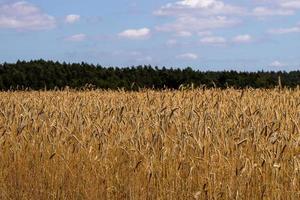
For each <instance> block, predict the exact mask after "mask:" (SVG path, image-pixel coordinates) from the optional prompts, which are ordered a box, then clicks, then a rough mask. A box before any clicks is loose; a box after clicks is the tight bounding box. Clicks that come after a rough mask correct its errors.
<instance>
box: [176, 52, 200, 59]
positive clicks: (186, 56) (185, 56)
mask: <svg viewBox="0 0 300 200" xmlns="http://www.w3.org/2000/svg"><path fill="white" fill-rule="evenodd" d="M177 58H178V59H183V60H197V59H198V55H197V54H195V53H184V54H180V55H178V56H177Z"/></svg>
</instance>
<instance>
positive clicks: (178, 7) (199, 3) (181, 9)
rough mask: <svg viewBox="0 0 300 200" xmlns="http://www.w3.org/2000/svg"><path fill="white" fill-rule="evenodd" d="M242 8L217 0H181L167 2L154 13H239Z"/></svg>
mask: <svg viewBox="0 0 300 200" xmlns="http://www.w3.org/2000/svg"><path fill="white" fill-rule="evenodd" d="M243 11H244V9H243V8H241V7H238V6H233V5H229V4H225V3H224V2H222V1H218V0H181V1H177V2H175V3H168V4H167V5H165V6H162V7H161V8H160V9H158V10H156V11H155V12H154V14H155V15H159V16H164V15H186V14H187V13H188V12H197V13H198V14H201V15H205V16H207V15H221V14H237V13H239V14H241V13H243Z"/></svg>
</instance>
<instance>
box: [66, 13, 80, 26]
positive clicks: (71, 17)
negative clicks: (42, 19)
mask: <svg viewBox="0 0 300 200" xmlns="http://www.w3.org/2000/svg"><path fill="white" fill-rule="evenodd" d="M79 20H80V15H74V14H71V15H67V16H66V17H65V22H66V23H68V24H73V23H75V22H77V21H79Z"/></svg>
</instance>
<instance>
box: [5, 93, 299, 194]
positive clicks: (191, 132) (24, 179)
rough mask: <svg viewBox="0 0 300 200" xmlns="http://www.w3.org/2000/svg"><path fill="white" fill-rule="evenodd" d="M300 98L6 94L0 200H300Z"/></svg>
mask: <svg viewBox="0 0 300 200" xmlns="http://www.w3.org/2000/svg"><path fill="white" fill-rule="evenodd" d="M299 111H300V90H299V89H296V90H287V89H284V90H279V89H277V90H276V89H274V90H250V89H249V90H244V91H238V90H232V89H227V90H223V91H221V90H217V89H211V90H191V91H162V92H155V91H150V90H149V91H143V92H123V91H119V92H111V91H83V92H74V91H62V92H54V91H53V92H8V93H5V92H2V93H0V199H272V200H273V199H299V198H300V112H299Z"/></svg>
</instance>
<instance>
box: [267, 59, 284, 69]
mask: <svg viewBox="0 0 300 200" xmlns="http://www.w3.org/2000/svg"><path fill="white" fill-rule="evenodd" d="M285 66H286V64H284V63H282V62H280V61H278V60H275V61H273V62H272V63H270V64H269V67H276V68H278V67H285Z"/></svg>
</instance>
